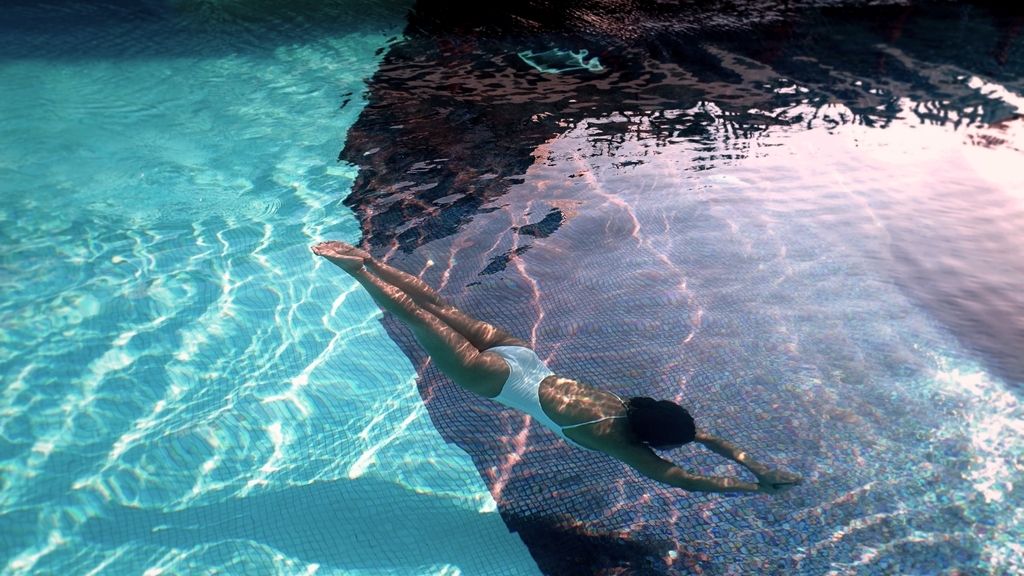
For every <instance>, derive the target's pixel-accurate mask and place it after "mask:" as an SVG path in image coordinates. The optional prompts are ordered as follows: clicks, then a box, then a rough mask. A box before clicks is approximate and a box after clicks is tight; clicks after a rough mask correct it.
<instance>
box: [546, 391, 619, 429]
mask: <svg viewBox="0 0 1024 576" xmlns="http://www.w3.org/2000/svg"><path fill="white" fill-rule="evenodd" d="M609 394H611V395H612V396H615V397H616V398H618V399H619V402H622V407H623V408H628V407H627V406H626V402H625V401H624V400H623V399H622V397H621V396H619V395H618V394H616V393H615V392H609ZM628 417H629V414H621V415H619V416H605V417H604V418H598V419H596V420H588V421H586V422H580V423H579V424H570V425H568V426H562V429H563V430H565V429H566V428H579V427H580V426H586V425H587V424H597V423H598V422H604V421H605V420H615V419H617V418H628Z"/></svg>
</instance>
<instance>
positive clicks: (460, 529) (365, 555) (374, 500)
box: [81, 478, 530, 574]
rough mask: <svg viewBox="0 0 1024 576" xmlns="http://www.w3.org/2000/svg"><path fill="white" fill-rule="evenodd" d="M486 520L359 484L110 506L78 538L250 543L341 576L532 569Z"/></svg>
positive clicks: (371, 483)
mask: <svg viewBox="0 0 1024 576" xmlns="http://www.w3.org/2000/svg"><path fill="white" fill-rule="evenodd" d="M486 516H488V515H482V514H480V513H479V512H477V511H476V510H472V509H467V508H460V507H458V506H455V505H453V504H452V502H451V500H450V499H449V498H446V497H438V496H431V495H428V494H420V493H417V492H414V491H412V490H410V489H406V488H404V487H402V486H400V485H396V484H393V483H389V482H384V481H382V480H379V479H373V478H359V479H356V480H339V481H335V482H323V483H315V484H310V485H305V486H293V487H288V488H285V489H283V490H280V491H278V492H273V493H265V494H258V495H252V496H247V497H242V498H229V499H228V500H226V501H224V502H217V503H214V504H209V505H206V506H195V507H191V508H188V509H185V510H180V511H173V512H163V511H160V510H142V509H137V508H129V507H123V506H122V507H117V508H113V509H111V510H109V511H105V512H104V514H103V516H102V517H96V518H91V519H89V520H88V521H87V522H86V523H85V524H84V525H83V526H82V530H81V535H82V537H83V538H84V539H85V540H87V541H93V542H97V543H101V544H105V545H109V546H111V547H117V546H121V545H123V544H125V543H128V542H132V541H136V542H142V543H145V544H148V545H157V546H167V547H174V548H179V549H183V550H189V549H190V548H193V547H197V546H203V545H208V546H209V545H215V544H218V543H225V542H237V541H239V540H242V541H245V540H249V541H253V542H256V543H259V544H262V545H266V546H269V547H271V548H274V549H275V550H278V551H280V552H281V553H283V554H285V555H286V556H288V557H290V558H292V559H295V560H298V561H301V562H305V563H317V564H320V565H322V566H323V567H325V568H330V569H343V570H344V569H351V570H359V569H366V570H385V571H386V570H398V571H402V572H408V573H412V572H414V571H416V570H417V569H422V568H424V567H428V566H438V565H444V564H450V565H453V566H458V567H459V568H460V569H461V570H462V571H463V573H465V574H486V573H488V571H489V570H493V568H494V558H504V559H505V561H506V562H510V563H516V558H521V560H519V562H526V563H528V562H530V560H529V558H528V556H527V553H526V550H525V549H524V548H523V547H522V546H521V545H518V544H517V542H516V540H515V539H514V538H509V537H507V532H506V530H507V529H506V528H505V526H504V525H503V524H502V523H501V521H500V519H499V518H498V516H497V515H489V516H490V517H491V518H492V519H493V520H492V523H493V524H492V525H491V528H492V529H491V530H484V531H481V527H482V526H484V525H486V524H485V523H486V522H487V520H486ZM425 527H429V532H428V533H425V532H424V531H423V528H425ZM425 542H429V544H425ZM481 546H486V547H487V549H486V551H482V550H481Z"/></svg>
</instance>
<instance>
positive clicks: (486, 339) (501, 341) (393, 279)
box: [364, 254, 530, 350]
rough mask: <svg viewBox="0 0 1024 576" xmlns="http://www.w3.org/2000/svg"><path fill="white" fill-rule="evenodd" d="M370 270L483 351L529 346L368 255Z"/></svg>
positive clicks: (419, 282) (423, 284) (424, 284)
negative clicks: (503, 347)
mask: <svg viewBox="0 0 1024 576" xmlns="http://www.w3.org/2000/svg"><path fill="white" fill-rule="evenodd" d="M364 261H365V262H366V266H367V268H369V269H370V271H371V272H373V273H374V274H376V275H377V276H378V277H379V278H380V279H382V280H384V281H385V282H387V283H389V284H392V285H394V286H396V287H398V288H400V289H401V290H403V291H404V292H405V293H406V294H408V295H409V296H412V298H413V300H414V301H415V302H416V303H417V304H419V305H420V306H421V307H423V309H425V310H426V311H427V312H430V313H431V314H433V315H434V316H437V317H438V318H440V319H441V320H443V321H444V323H445V324H447V325H449V326H451V327H452V328H454V329H455V330H457V331H458V332H459V333H460V334H462V335H463V336H465V337H466V339H467V340H469V341H470V342H472V343H473V345H474V346H476V347H477V348H478V349H480V350H487V349H488V348H493V347H495V346H505V345H508V346H526V347H529V346H530V343H529V342H526V341H524V340H520V339H519V338H516V337H515V336H512V335H511V334H509V333H508V332H506V331H505V330H502V329H501V328H498V327H497V326H495V325H493V324H489V323H487V322H484V321H483V320H478V319H476V318H473V317H472V316H470V315H469V314H466V313H465V312H463V311H462V310H459V309H458V308H456V307H455V306H452V305H451V304H449V303H448V302H446V301H445V300H444V299H443V298H441V295H440V294H438V293H437V291H436V290H434V289H433V288H431V287H430V285H429V284H427V283H426V282H424V281H423V280H420V279H419V278H417V277H415V276H413V275H412V274H409V273H407V272H403V271H401V270H399V269H398V268H395V267H394V266H391V265H388V264H385V263H384V262H381V261H379V260H377V259H375V258H373V257H372V256H370V255H369V254H367V255H366V259H365V260H364Z"/></svg>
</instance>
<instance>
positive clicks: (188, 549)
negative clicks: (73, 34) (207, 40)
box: [0, 32, 533, 574]
mask: <svg viewBox="0 0 1024 576" xmlns="http://www.w3.org/2000/svg"><path fill="white" fill-rule="evenodd" d="M385 40H386V35H385V34H384V33H379V32H377V33H373V34H353V35H351V36H348V37H345V38H342V39H337V40H324V41H320V42H318V43H314V44H311V45H305V46H301V47H291V46H287V47H282V48H279V49H277V50H276V51H274V52H273V53H271V54H267V55H260V56H251V57H250V56H226V57H223V58H213V59H209V60H205V61H202V62H191V61H173V60H172V61H166V60H163V61H147V60H139V61H132V62H130V63H121V64H112V63H104V62H72V63H60V62H54V63H46V62H24V63H17V62H16V63H5V64H4V65H3V66H4V67H3V68H2V69H0V77H4V78H6V79H7V80H5V85H8V84H10V85H11V86H13V87H14V88H12V94H11V95H12V97H11V98H7V97H5V103H4V104H3V106H4V107H5V108H11V110H5V111H3V113H2V115H3V117H4V118H5V119H7V120H5V123H4V125H3V129H4V131H5V134H13V133H15V132H16V130H17V128H18V127H17V126H15V125H14V124H13V123H14V120H12V119H14V118H23V119H25V120H24V121H25V123H26V125H31V126H32V128H31V130H29V131H26V132H24V134H28V136H27V137H23V138H22V141H21V142H20V145H19V146H17V147H15V148H14V149H13V150H11V151H10V152H11V153H10V154H6V153H5V155H4V160H2V162H3V164H2V165H0V171H2V173H3V174H4V179H5V181H6V184H5V186H6V185H10V186H11V187H12V188H11V189H12V190H13V193H11V194H8V192H6V191H5V193H4V194H5V197H4V200H3V203H2V205H0V229H2V232H0V234H2V237H3V244H4V253H3V254H2V255H0V264H2V265H0V285H2V286H3V290H4V294H5V296H4V300H3V302H2V303H0V318H2V322H0V374H2V376H3V383H4V385H3V388H2V392H0V414H2V418H0V440H2V444H3V460H2V463H0V487H2V492H0V516H6V518H7V520H0V524H2V528H3V530H2V533H3V540H2V543H3V547H4V549H3V554H0V557H2V558H4V564H5V567H4V571H5V573H11V574H22V573H24V574H28V573H43V572H61V571H65V572H69V573H87V572H88V573H99V572H105V571H109V572H112V573H146V574H159V573H164V572H167V573H196V572H199V571H207V570H216V569H223V570H229V571H232V572H236V573H242V572H245V573H278V572H279V573H290V574H291V573H312V572H317V571H321V572H325V571H326V572H334V571H338V570H342V571H344V570H351V571H352V573H358V572H359V571H360V570H364V569H365V570H372V571H373V573H374V574H388V573H407V572H408V570H422V571H424V573H426V572H430V571H435V572H438V573H458V570H459V569H460V568H459V566H462V568H463V569H466V568H467V567H469V568H472V567H473V566H474V565H476V564H478V563H479V562H481V561H485V560H486V559H484V558H480V557H479V556H473V555H472V554H470V552H469V549H468V547H466V549H465V550H458V549H455V548H454V547H456V546H458V545H459V542H460V539H459V537H458V536H459V535H460V534H464V537H463V538H462V540H461V542H463V543H464V542H465V541H469V540H471V535H472V536H473V537H475V538H481V537H483V538H485V539H487V538H493V539H495V541H493V542H490V545H493V546H494V547H495V548H496V549H498V550H501V551H502V554H503V555H504V556H505V557H507V558H508V559H509V562H510V565H513V566H518V568H517V569H520V570H521V571H523V573H528V572H529V571H530V567H531V566H533V564H532V561H530V560H529V557H528V555H527V554H526V553H525V551H524V550H523V549H522V545H521V543H520V544H517V541H516V540H515V539H513V538H509V537H508V536H507V532H506V531H505V530H504V527H503V525H502V524H501V522H500V519H498V518H497V516H496V515H483V516H482V515H480V514H479V511H480V510H482V509H492V508H493V504H492V500H491V498H490V495H489V494H488V493H487V491H486V489H485V488H484V486H483V485H482V484H481V483H480V481H479V477H478V476H477V475H476V473H475V469H474V468H473V466H472V463H471V462H470V461H469V460H468V458H465V457H464V455H463V454H461V453H459V452H458V451H456V450H455V449H454V448H451V447H448V446H445V445H444V444H443V442H442V441H441V439H440V437H438V436H437V434H436V432H435V431H434V429H433V427H432V426H431V424H430V422H429V419H428V418H426V411H425V409H424V407H423V404H422V401H421V400H420V398H419V395H418V394H417V391H416V387H415V385H414V378H415V371H414V369H413V367H412V366H411V365H410V364H409V363H408V361H407V360H405V359H404V356H402V354H401V352H400V351H399V350H397V348H395V347H394V346H393V345H391V344H390V342H389V341H388V340H387V336H386V334H385V333H384V332H383V331H382V330H381V328H380V325H379V318H380V312H379V310H378V309H377V307H376V306H375V305H373V303H372V301H370V299H369V298H368V297H367V296H366V295H365V293H363V292H362V291H360V290H357V285H356V284H355V283H354V282H352V281H351V280H349V279H348V278H347V277H345V276H344V275H343V274H341V273H340V271H337V270H335V269H334V268H333V267H331V266H329V265H326V263H325V262H322V261H319V260H317V259H315V258H314V257H313V256H312V255H311V254H310V253H309V250H308V246H309V245H310V244H312V243H314V242H315V241H318V240H321V239H325V238H327V237H330V238H341V239H347V240H349V241H354V240H355V239H356V238H357V237H358V225H357V224H356V222H355V220H354V218H353V217H352V215H351V213H350V212H349V211H348V210H346V209H345V208H343V207H342V206H341V205H340V200H341V198H343V196H344V194H345V191H346V190H347V189H348V187H349V186H350V184H351V181H352V179H353V178H354V175H355V168H354V167H352V166H348V165H343V164H341V165H339V164H335V163H334V158H335V157H336V156H337V151H338V149H339V147H340V146H342V145H343V141H344V134H345V130H346V128H347V126H349V125H350V124H351V123H352V122H353V121H354V119H355V118H356V116H357V115H358V113H359V110H360V109H361V104H362V102H361V100H360V98H361V97H360V96H358V95H357V96H356V97H355V98H356V99H357V101H355V102H353V103H352V104H350V105H349V106H348V107H346V108H345V109H343V110H341V111H337V104H338V100H337V99H338V97H339V95H340V94H343V93H346V92H354V93H358V92H359V91H360V89H361V86H362V82H363V81H364V80H365V79H366V78H367V77H369V76H370V75H371V74H372V72H373V68H374V66H375V60H374V57H373V52H374V50H376V49H377V48H378V47H379V46H381V45H383V43H384V42H385ZM30 80H31V81H30ZM8 81H10V82H8ZM154 85H156V86H161V88H160V89H159V90H155V89H154V88H153V86H154ZM240 91H244V93H245V97H244V98H239V97H238V94H239V93H240ZM35 102H43V103H44V104H43V105H42V106H41V108H40V109H37V110H32V109H31V108H30V106H31V105H32V104H33V103H35ZM124 102H132V105H130V106H127V105H122V104H118V103H124ZM68 126H70V128H68ZM56 133H60V134H61V136H60V138H61V142H62V145H63V147H64V150H67V151H70V158H68V159H66V160H65V161H62V162H56V163H54V162H52V160H51V156H52V154H51V153H48V151H49V150H50V148H51V147H52V141H51V139H50V138H51V136H52V135H53V134H56ZM5 190H6V188H5ZM381 498H386V499H387V502H381V501H380V499H381ZM374 524H376V525H378V526H380V528H379V529H367V531H366V532H364V533H359V534H357V533H356V530H355V526H365V525H374ZM447 524H452V527H451V528H450V530H449V532H450V533H451V534H452V535H453V538H452V539H448V540H446V541H445V542H444V543H440V544H438V543H428V542H423V541H417V540H415V539H414V536H415V534H416V533H418V531H419V530H420V529H422V528H424V527H425V526H427V525H430V526H438V525H440V526H446V525H447ZM389 525H390V526H392V528H391V529H390V530H389V532H388V533H385V532H383V530H384V528H383V527H385V526H389ZM396 525H397V526H400V527H399V528H395V527H394V526H396ZM362 538H367V539H369V540H377V541H380V542H385V541H391V542H395V543H396V544H395V546H396V547H395V548H394V549H393V550H394V551H393V552H392V553H388V552H383V553H381V552H372V551H365V552H364V551H363V550H362V548H361V546H362V545H361V544H357V542H362V541H363V540H361V539H362ZM452 542H455V543H454V544H453V543H452ZM402 548H404V550H402V551H401V552H399V549H402ZM517 561H520V562H519V564H518V565H517V564H516V562H517ZM452 570H454V571H455V572H452Z"/></svg>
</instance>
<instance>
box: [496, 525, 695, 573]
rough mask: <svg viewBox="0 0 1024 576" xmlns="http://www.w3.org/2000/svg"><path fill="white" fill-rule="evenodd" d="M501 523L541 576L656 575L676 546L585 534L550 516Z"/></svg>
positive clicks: (598, 534) (669, 542)
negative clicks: (617, 571)
mask: <svg viewBox="0 0 1024 576" xmlns="http://www.w3.org/2000/svg"><path fill="white" fill-rule="evenodd" d="M505 523H506V524H507V525H508V527H509V529H510V530H512V531H513V532H516V533H518V534H519V537H520V538H522V540H523V543H524V544H526V545H527V546H528V547H529V548H530V551H531V553H532V554H533V557H534V559H536V561H537V565H538V566H539V567H540V569H541V572H543V573H544V574H560V575H573V574H580V575H581V576H582V575H590V574H603V573H605V572H606V571H609V570H613V569H615V568H620V569H628V570H629V571H630V573H641V574H660V573H664V572H665V569H666V566H665V563H664V561H663V560H662V557H663V556H664V555H665V552H666V551H667V550H672V549H676V548H678V546H679V545H678V543H675V542H671V541H656V542H643V541H634V540H628V539H626V538H625V537H623V536H620V535H617V534H608V533H586V532H582V531H580V530H579V529H578V528H575V527H572V526H568V525H567V524H566V522H564V521H560V520H559V519H558V518H556V517H553V516H541V515H529V516H518V515H512V516H505Z"/></svg>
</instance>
